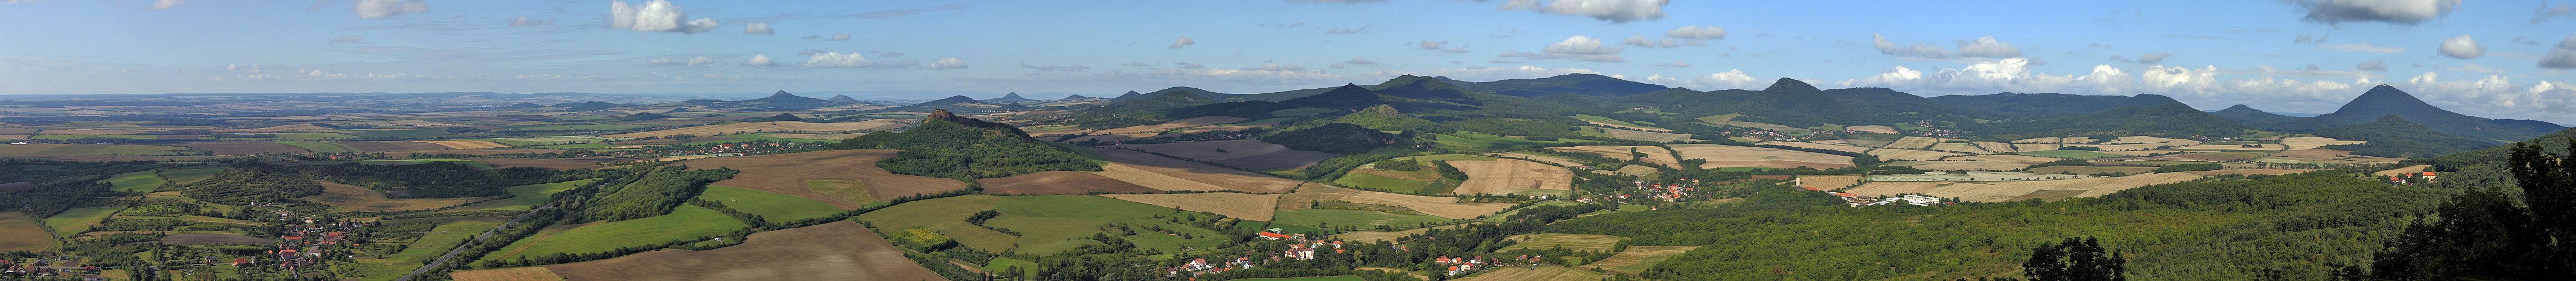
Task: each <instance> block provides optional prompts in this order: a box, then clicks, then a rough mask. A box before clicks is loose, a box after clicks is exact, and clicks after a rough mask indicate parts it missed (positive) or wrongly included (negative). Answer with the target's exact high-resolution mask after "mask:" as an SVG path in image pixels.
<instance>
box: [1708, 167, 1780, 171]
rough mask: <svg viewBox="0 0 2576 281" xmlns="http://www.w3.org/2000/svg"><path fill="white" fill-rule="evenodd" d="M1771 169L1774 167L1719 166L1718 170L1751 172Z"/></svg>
mask: <svg viewBox="0 0 2576 281" xmlns="http://www.w3.org/2000/svg"><path fill="white" fill-rule="evenodd" d="M1770 169H1772V168H1754V167H1725V168H1717V171H1719V172H1751V171H1761V170H1770Z"/></svg>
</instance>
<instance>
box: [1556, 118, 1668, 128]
mask: <svg viewBox="0 0 2576 281" xmlns="http://www.w3.org/2000/svg"><path fill="white" fill-rule="evenodd" d="M1574 119H1575V120H1583V121H1592V122H1601V123H1604V124H1610V125H1618V126H1620V127H1629V128H1637V129H1647V130H1657V131H1671V130H1672V129H1665V128H1658V127H1653V126H1646V125H1639V124H1637V123H1629V122H1628V121H1619V119H1610V117H1601V116H1591V115H1582V114H1575V115H1574Z"/></svg>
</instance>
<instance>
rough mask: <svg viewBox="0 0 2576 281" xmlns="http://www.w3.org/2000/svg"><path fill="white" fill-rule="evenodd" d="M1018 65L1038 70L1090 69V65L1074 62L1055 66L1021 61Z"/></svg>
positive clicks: (1073, 70)
mask: <svg viewBox="0 0 2576 281" xmlns="http://www.w3.org/2000/svg"><path fill="white" fill-rule="evenodd" d="M1020 67H1025V68H1029V69H1036V70H1038V71H1070V72H1081V71H1086V70H1091V67H1089V66H1082V65H1079V64H1076V65H1073V66H1056V65H1052V64H1050V65H1029V63H1025V62H1023V63H1020Z"/></svg>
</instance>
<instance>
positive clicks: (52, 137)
mask: <svg viewBox="0 0 2576 281" xmlns="http://www.w3.org/2000/svg"><path fill="white" fill-rule="evenodd" d="M29 138H31V139H40V140H77V139H130V140H150V139H160V138H161V137H160V136H145V135H41V136H34V137H29Z"/></svg>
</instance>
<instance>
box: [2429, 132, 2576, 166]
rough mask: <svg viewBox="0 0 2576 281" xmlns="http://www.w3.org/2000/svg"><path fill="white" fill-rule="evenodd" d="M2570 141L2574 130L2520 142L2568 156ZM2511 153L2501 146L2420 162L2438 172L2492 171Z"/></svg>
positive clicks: (2507, 146)
mask: <svg viewBox="0 0 2576 281" xmlns="http://www.w3.org/2000/svg"><path fill="white" fill-rule="evenodd" d="M2571 139H2576V129H2566V130H2559V131H2558V132H2556V133H2549V134H2546V135H2540V136H2538V137H2532V138H2531V139H2529V140H2524V141H2522V142H2526V143H2531V144H2533V145H2538V146H2540V149H2541V151H2542V152H2547V153H2556V154H2558V155H2568V153H2569V148H2570V147H2568V146H2567V145H2568V142H2569V141H2570V140H2571ZM2512 152H2513V145H2503V146H2496V147H2489V148H2483V149H2478V150H2471V151H2468V152H2461V153H2452V154H2450V155H2442V157H2434V158H2432V159H2425V160H2421V161H2422V162H2423V163H2425V164H2433V166H2434V169H2435V170H2440V171H2460V170H2465V169H2471V168H2469V167H2472V166H2491V167H2492V169H2502V167H2503V165H2504V161H2505V159H2506V155H2507V154H2510V153H2512Z"/></svg>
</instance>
